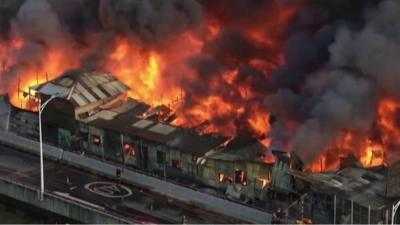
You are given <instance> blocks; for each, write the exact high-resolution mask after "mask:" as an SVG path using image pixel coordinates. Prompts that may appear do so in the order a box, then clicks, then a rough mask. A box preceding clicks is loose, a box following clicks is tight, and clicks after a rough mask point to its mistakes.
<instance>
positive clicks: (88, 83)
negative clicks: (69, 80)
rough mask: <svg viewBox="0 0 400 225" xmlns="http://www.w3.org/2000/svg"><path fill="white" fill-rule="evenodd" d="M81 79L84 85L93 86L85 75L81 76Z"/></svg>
mask: <svg viewBox="0 0 400 225" xmlns="http://www.w3.org/2000/svg"><path fill="white" fill-rule="evenodd" d="M81 80H82V81H83V82H84V83H85V84H86V86H88V87H92V86H93V85H92V83H91V82H90V81H89V80H88V79H87V78H86V77H85V76H82V77H81Z"/></svg>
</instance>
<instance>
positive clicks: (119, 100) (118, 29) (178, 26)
mask: <svg viewBox="0 0 400 225" xmlns="http://www.w3.org/2000/svg"><path fill="white" fill-rule="evenodd" d="M399 10H400V4H399V3H398V2H397V1H395V0H355V1H326V0H300V1H278V0H276V1H275V0H271V1H262V0H251V1H241V0H233V1H229V4H226V3H225V2H222V1H218V2H217V1H207V0H171V1H157V0H148V1H146V0H132V1H126V0H117V1H111V0H73V1H68V2H67V1H55V0H18V1H2V2H1V3H0V11H1V12H2V13H1V15H2V16H0V30H1V31H2V32H1V37H0V63H1V68H0V69H1V73H0V80H1V82H0V92H1V93H7V94H8V95H9V99H10V102H11V104H12V105H13V106H14V108H13V109H14V110H11V114H12V118H13V119H14V122H13V123H11V124H10V129H11V130H12V129H17V127H19V126H22V125H25V126H27V127H30V128H31V129H27V130H26V131H27V132H26V135H29V136H33V137H34V136H35V133H36V132H37V130H35V129H36V128H35V126H36V125H37V122H35V116H34V115H35V114H32V113H31V112H30V111H33V112H34V111H36V110H37V109H35V108H34V107H35V104H36V103H35V101H37V99H36V97H32V98H31V97H29V96H35V95H34V94H35V92H38V93H41V94H42V95H43V96H45V95H51V94H52V93H53V94H54V93H69V94H67V95H65V96H63V97H62V98H59V99H57V100H56V101H55V102H54V104H52V105H51V106H53V108H55V109H54V110H56V109H57V107H58V111H56V112H58V113H56V114H54V112H53V114H52V113H51V112H46V113H45V114H46V115H45V117H46V119H45V120H47V121H45V122H46V123H47V128H46V129H47V130H46V131H45V132H46V134H47V136H48V138H50V137H51V138H50V139H52V140H53V142H57V143H61V141H60V140H61V139H62V140H67V141H65V143H64V144H66V145H70V147H73V148H74V149H85V150H87V149H89V150H90V151H91V152H92V153H93V154H97V155H99V157H111V158H113V159H114V160H117V158H118V157H120V158H123V159H120V158H119V159H118V160H124V161H126V162H127V163H128V162H129V163H131V165H132V166H137V167H141V168H142V167H143V168H151V169H159V170H163V168H162V167H163V163H164V162H167V161H168V165H172V166H173V167H174V168H175V169H182V170H184V172H185V173H186V174H192V175H193V174H196V175H198V176H200V177H201V179H202V181H203V182H205V183H207V184H208V185H212V186H228V185H227V183H233V184H235V183H241V185H242V186H241V187H237V188H236V190H239V189H240V190H250V189H251V190H257V191H258V190H259V189H260V188H258V187H262V188H261V189H260V190H264V187H270V189H271V190H274V191H277V192H283V193H285V195H289V193H297V191H296V188H295V185H293V186H290V187H288V184H290V185H292V184H293V182H294V181H295V180H296V179H295V176H294V175H293V174H292V172H293V170H295V169H296V170H299V171H302V172H305V173H327V174H330V173H335V172H337V171H341V170H342V169H346V168H348V167H351V166H354V165H357V167H358V168H360V169H361V170H362V169H365V171H370V170H374V169H376V168H387V167H388V165H389V164H390V163H388V162H389V161H390V160H391V159H392V158H395V159H396V158H397V157H399V156H398V149H399V147H400V146H399V141H398V136H399V131H400V125H399V122H398V121H399V115H400V114H399V112H400V97H399V96H400V95H399V93H398V88H397V83H398V82H399V79H400V76H399V75H398V74H399V72H400V68H398V66H397V65H398V63H397V60H398V58H399V57H398V56H397V55H398V54H399V52H400V51H398V48H399V45H400V44H399V43H400V41H399V40H400V39H399V36H398V33H399V32H398V30H399V27H398V26H397V25H396V24H397V22H398V20H399V18H398V14H399V13H398V11H399ZM73 69H75V70H76V71H107V72H106V73H104V74H103V73H94V72H76V73H75V75H72V74H68V73H66V71H69V70H73ZM63 74H64V76H61V75H63ZM105 74H108V75H105ZM110 74H113V76H111V75H110ZM55 86H59V87H55ZM15 107H17V108H21V109H24V110H26V111H18V110H15ZM51 115H57V116H58V117H55V116H53V118H52V116H51ZM59 121H69V122H68V123H65V124H58V122H59ZM51 124H53V125H51ZM13 126H14V127H13ZM61 129H63V130H61ZM55 130H58V131H57V132H55ZM56 134H57V135H56ZM88 135H89V136H88ZM105 136H108V137H110V138H105ZM132 137H139V139H136V140H135V139H134V138H132ZM50 139H49V140H50ZM111 139H112V140H113V141H110V143H106V142H107V141H108V140H111ZM145 139H146V140H148V141H151V142H153V141H154V142H155V143H157V144H154V146H159V147H154V148H153V147H151V148H150V147H148V148H144V147H143V145H142V144H143V140H145ZM84 140H86V141H84ZM106 140H107V141H106ZM138 140H142V141H138ZM237 140H241V141H237ZM242 140H243V141H242ZM138 143H139V145H138ZM140 143H141V144H140ZM238 143H239V144H238ZM115 146H119V147H121V148H123V149H125V150H126V152H129V153H130V154H121V153H119V150H118V149H117V148H115ZM168 146H169V147H168ZM107 148H112V149H114V152H110V153H106V154H105V152H106V151H108V150H106V149H107ZM157 148H159V150H157V151H156V150H154V149H157ZM167 148H168V149H169V150H166V149H167ZM146 149H147V150H146ZM172 149H173V150H172ZM126 152H125V153H126ZM145 152H148V153H145ZM168 152H170V153H168ZM271 152H274V153H275V156H271V155H270V154H271ZM118 154H119V156H118V157H116V155H118ZM144 158H148V160H149V161H148V162H147V163H145V162H143V159H144ZM294 159H295V160H294ZM171 160H172V161H171ZM145 161H146V160H145ZM293 161H297V162H296V163H293ZM350 161H351V162H350ZM275 162H276V163H275ZM200 165H201V166H202V167H201V169H199V167H198V166H200ZM349 165H351V166H349ZM254 171H255V172H254ZM383 173H384V172H383ZM287 174H289V175H288V176H286V175H287ZM290 174H292V175H290ZM390 174H392V175H390V176H388V177H387V178H388V180H389V181H390V182H393V183H394V184H397V183H396V182H395V179H391V176H394V177H396V176H395V175H393V174H396V173H395V172H393V171H392V172H391V173H390ZM297 175H298V174H297ZM274 176H275V178H274ZM282 177H284V178H282ZM297 177H300V176H297ZM349 179H350V178H349ZM236 181H237V182H236ZM238 186H239V185H238ZM255 187H257V188H255ZM257 191H252V193H250V192H249V195H259V194H255V193H256V192H257ZM246 192H248V191H246ZM232 193H233V194H234V195H235V192H234V191H232ZM260 193H262V194H260V195H259V196H258V197H262V196H261V195H264V194H265V193H263V191H261V192H260ZM297 194H298V193H297ZM264 197H265V196H264ZM389 199H390V198H389Z"/></svg>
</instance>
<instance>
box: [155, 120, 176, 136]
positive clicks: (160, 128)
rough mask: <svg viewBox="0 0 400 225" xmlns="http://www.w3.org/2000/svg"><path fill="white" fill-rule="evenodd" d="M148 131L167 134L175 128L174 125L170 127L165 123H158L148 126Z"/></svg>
mask: <svg viewBox="0 0 400 225" xmlns="http://www.w3.org/2000/svg"><path fill="white" fill-rule="evenodd" d="M149 130H150V131H153V132H156V133H159V134H163V135H168V134H170V133H171V132H173V131H174V130H176V127H172V126H169V125H166V124H162V123H158V124H156V125H154V126H152V127H150V128H149Z"/></svg>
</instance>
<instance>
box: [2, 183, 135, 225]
mask: <svg viewBox="0 0 400 225" xmlns="http://www.w3.org/2000/svg"><path fill="white" fill-rule="evenodd" d="M0 194H2V195H5V196H8V197H11V198H13V199H16V200H19V201H21V202H24V203H27V204H29V205H33V206H36V207H38V208H41V209H44V210H47V211H50V212H53V213H56V214H58V215H62V216H65V217H67V218H70V219H73V220H75V221H79V222H82V223H89V224H105V223H110V224H120V223H128V224H130V223H135V222H137V221H130V220H127V219H124V218H119V217H117V216H114V215H112V214H111V213H108V212H103V211H102V210H99V209H100V208H98V207H97V208H96V207H95V206H93V205H85V203H82V202H77V201H73V200H70V199H69V198H68V196H64V197H63V195H59V194H58V195H57V194H56V193H54V194H52V193H48V192H45V193H44V196H43V201H40V200H39V198H38V196H39V195H38V190H36V189H34V188H32V187H29V186H26V185H23V184H20V183H18V182H16V181H13V180H8V179H5V178H3V177H0Z"/></svg>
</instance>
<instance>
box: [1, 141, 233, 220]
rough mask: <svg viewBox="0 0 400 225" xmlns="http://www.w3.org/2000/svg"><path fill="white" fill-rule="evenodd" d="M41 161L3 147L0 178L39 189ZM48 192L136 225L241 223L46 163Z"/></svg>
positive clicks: (166, 198) (128, 186)
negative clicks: (154, 224)
mask: <svg viewBox="0 0 400 225" xmlns="http://www.w3.org/2000/svg"><path fill="white" fill-rule="evenodd" d="M39 174H40V167H39V157H37V156H35V155H30V154H28V153H25V152H20V151H18V150H14V149H11V148H9V147H6V146H2V145H0V176H1V177H6V178H8V179H13V180H16V181H18V182H20V183H23V184H26V185H30V186H35V187H37V188H39V186H40V176H39ZM44 174H45V191H46V192H51V193H54V194H57V195H60V196H63V197H66V198H69V199H70V200H73V201H77V202H80V203H83V204H86V205H89V206H92V207H97V208H101V209H102V210H105V211H107V212H109V213H111V214H113V215H117V216H118V217H121V218H126V219H128V220H130V221H135V222H137V223H181V222H182V219H183V217H184V218H185V222H186V223H240V222H241V221H238V220H235V219H233V218H228V217H226V216H223V215H218V214H215V213H213V212H209V211H205V210H202V209H200V208H198V207H196V206H193V205H188V203H184V202H181V201H178V200H176V199H171V198H168V197H166V196H162V195H159V194H157V193H153V192H151V191H149V190H145V189H142V188H140V187H137V186H132V185H128V184H118V182H117V181H116V180H112V179H109V178H105V177H102V176H99V175H94V174H90V173H88V172H85V171H81V170H78V169H76V168H72V167H69V166H66V165H63V164H60V163H57V162H54V161H50V160H45V163H44Z"/></svg>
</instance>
